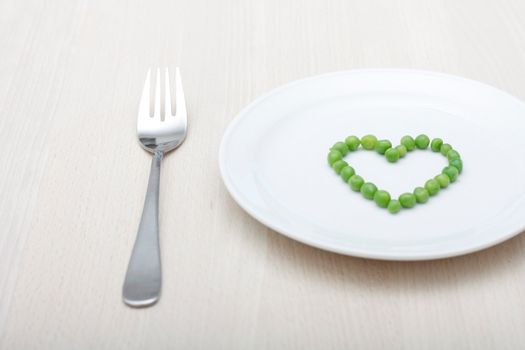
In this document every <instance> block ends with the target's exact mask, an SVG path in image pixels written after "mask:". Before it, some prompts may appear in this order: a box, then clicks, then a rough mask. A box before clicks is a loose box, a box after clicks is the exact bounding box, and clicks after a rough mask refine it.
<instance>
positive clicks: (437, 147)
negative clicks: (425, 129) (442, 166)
mask: <svg viewBox="0 0 525 350" xmlns="http://www.w3.org/2000/svg"><path fill="white" fill-rule="evenodd" d="M442 145H443V140H442V139H440V138H436V139H433V140H432V143H431V144H430V149H432V151H434V152H439V150H440V149H441V146H442Z"/></svg>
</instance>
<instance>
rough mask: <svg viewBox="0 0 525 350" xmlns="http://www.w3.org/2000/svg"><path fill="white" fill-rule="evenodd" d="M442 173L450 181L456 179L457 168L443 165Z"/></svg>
mask: <svg viewBox="0 0 525 350" xmlns="http://www.w3.org/2000/svg"><path fill="white" fill-rule="evenodd" d="M442 173H443V174H445V175H447V176H448V178H449V179H450V182H454V181H456V179H457V178H458V175H459V171H458V169H457V168H456V167H454V166H451V165H449V166H447V167H445V168H444V169H443V171H442Z"/></svg>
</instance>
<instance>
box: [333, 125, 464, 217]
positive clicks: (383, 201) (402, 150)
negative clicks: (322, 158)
mask: <svg viewBox="0 0 525 350" xmlns="http://www.w3.org/2000/svg"><path fill="white" fill-rule="evenodd" d="M429 145H430V148H431V149H432V151H434V152H440V153H441V154H442V155H443V156H445V157H447V159H448V166H446V167H445V168H444V169H443V170H442V171H441V174H438V175H437V176H435V177H434V178H432V179H430V180H428V181H427V182H425V185H424V186H422V187H416V188H415V189H414V191H412V192H407V193H403V194H401V195H400V196H399V198H398V199H393V198H391V196H390V194H389V193H388V192H387V191H385V190H380V189H378V188H377V186H376V185H374V184H373V183H371V182H365V180H364V179H363V178H362V177H361V176H359V175H357V174H356V172H355V170H354V168H352V167H351V166H350V165H348V163H347V162H345V161H344V160H343V157H345V156H346V155H347V154H348V153H349V152H354V151H357V150H358V149H359V146H361V147H362V148H363V149H365V150H369V151H371V150H375V151H376V152H377V153H379V154H382V155H384V156H385V158H386V159H387V160H388V161H389V162H391V163H395V162H397V161H398V159H400V158H403V157H404V156H405V155H406V154H407V152H411V151H413V150H414V149H420V150H424V149H427V148H428V147H429ZM328 164H329V165H330V166H331V167H332V169H334V170H335V172H336V173H337V174H338V175H340V176H341V178H342V179H343V181H345V182H346V183H348V185H349V186H350V188H351V189H352V190H354V191H356V192H361V194H362V195H363V197H364V198H366V199H368V200H373V201H374V202H375V203H376V204H377V205H378V206H379V207H381V208H386V209H388V211H389V212H390V213H392V214H396V213H398V212H399V211H400V210H401V209H402V208H413V207H414V206H415V205H416V204H423V203H426V202H428V200H429V198H430V197H431V196H435V195H437V194H438V193H439V191H440V190H441V189H443V188H446V187H448V185H449V184H450V183H452V182H455V181H456V180H457V178H458V176H459V174H460V173H461V171H462V170H463V161H462V160H461V157H460V155H459V153H458V152H457V151H456V150H454V149H453V148H452V146H451V145H449V144H448V143H443V140H442V139H440V138H435V139H433V140H432V142H430V139H429V138H428V136H427V135H419V136H417V137H416V138H415V139H414V138H413V137H411V136H408V135H407V136H403V137H402V138H401V142H400V144H399V145H398V146H395V147H393V146H392V143H391V142H390V141H388V140H378V139H377V137H375V136H374V135H366V136H363V137H362V138H361V139H359V138H358V137H357V136H348V137H347V138H346V139H345V140H344V142H343V141H340V142H337V143H335V144H334V145H333V146H332V148H330V152H329V153H328Z"/></svg>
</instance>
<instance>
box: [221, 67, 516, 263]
mask: <svg viewBox="0 0 525 350" xmlns="http://www.w3.org/2000/svg"><path fill="white" fill-rule="evenodd" d="M383 72H385V73H416V74H424V75H434V76H438V77H442V78H447V79H455V80H461V81H466V82H468V83H471V84H472V83H474V84H476V85H481V86H483V87H485V88H489V89H491V90H494V91H497V92H498V93H501V94H503V95H505V96H506V97H508V98H511V99H512V100H514V101H515V102H517V103H519V104H521V105H525V102H523V101H522V100H520V99H519V98H517V97H516V96H514V95H512V94H510V93H508V92H506V91H504V90H502V89H499V88H497V87H495V86H492V85H489V84H486V83H483V82H481V81H478V80H474V79H470V78H465V77H462V76H458V75H454V74H448V73H442V72H438V71H432V70H423V69H410V68H359V69H349V70H340V71H334V72H328V73H323V74H318V75H313V76H308V77H304V78H300V79H295V80H292V81H290V82H287V83H285V84H283V85H279V86H277V87H275V88H273V89H270V90H269V91H267V92H265V93H263V94H261V95H260V96H258V97H256V98H255V99H254V100H252V101H251V102H250V103H249V104H248V105H246V106H245V107H243V108H242V109H241V110H240V111H239V112H238V113H237V114H236V115H235V117H234V118H233V119H232V120H231V121H230V122H229V124H228V126H227V127H226V129H225V131H224V132H223V135H222V138H221V142H220V146H219V157H218V158H219V159H218V161H219V171H220V174H221V178H222V181H223V183H224V185H225V187H226V189H227V190H228V193H229V194H230V196H232V198H233V199H234V201H235V202H236V203H237V205H239V206H240V207H241V208H242V209H243V210H244V211H245V212H246V213H248V214H249V215H250V216H251V217H252V218H254V219H256V220H257V221H258V222H259V223H261V224H262V225H264V226H266V227H268V228H270V229H272V230H273V231H275V232H277V233H279V234H281V235H283V236H285V237H288V238H290V239H293V240H295V241H298V242H301V243H303V244H306V245H308V246H311V247H315V248H318V249H322V250H326V251H330V252H333V253H337V254H342V255H347V256H353V257H359V258H366V259H374V260H385V261H424V260H438V259H445V258H451V257H457V256H462V255H466V254H470V253H474V252H478V251H481V250H484V249H487V248H490V247H493V246H496V245H498V244H500V243H502V242H504V241H507V240H509V239H511V238H513V237H515V236H517V235H519V234H520V233H522V232H523V231H524V230H525V223H524V224H523V225H522V226H521V228H520V229H517V230H513V231H510V232H508V233H506V234H504V235H501V236H497V237H496V239H493V240H488V241H485V242H481V243H480V244H477V245H476V244H474V245H472V246H468V247H465V248H464V249H454V250H444V251H439V252H436V253H434V254H431V253H428V252H426V253H421V254H420V253H417V252H416V253H410V255H408V254H406V253H402V254H400V253H395V252H394V253H392V252H386V251H384V252H382V253H377V252H373V251H370V250H363V249H357V248H351V247H350V248H349V247H345V249H341V248H340V247H339V246H338V245H331V244H327V243H322V242H321V243H320V242H318V241H316V240H310V239H306V238H304V237H303V236H301V235H298V234H295V233H294V232H293V231H292V230H288V229H286V228H284V227H281V226H280V225H276V224H274V223H272V222H268V221H266V220H265V219H264V218H263V217H262V215H259V214H258V213H257V210H255V209H254V208H253V207H252V205H251V204H250V203H249V201H248V200H245V199H244V198H243V196H242V195H241V193H238V191H236V189H235V186H234V185H233V183H232V182H231V181H230V179H229V177H228V176H227V171H226V162H225V157H226V156H225V152H226V150H225V149H226V142H227V140H228V139H229V138H230V134H231V133H232V132H233V131H234V129H235V127H236V126H237V124H238V123H239V122H240V121H241V120H242V119H243V116H244V115H245V114H246V112H247V111H249V110H251V109H252V108H253V107H254V106H256V105H257V104H259V103H260V102H261V101H263V100H265V99H267V98H268V97H270V96H272V95H275V94H277V93H279V92H280V91H281V90H284V89H288V88H290V87H292V86H294V85H296V84H300V83H303V82H305V81H308V80H316V79H322V78H328V77H330V76H336V75H345V74H358V73H383ZM523 107H524V108H525V106H523Z"/></svg>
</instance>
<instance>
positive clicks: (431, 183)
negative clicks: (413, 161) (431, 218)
mask: <svg viewBox="0 0 525 350" xmlns="http://www.w3.org/2000/svg"><path fill="white" fill-rule="evenodd" d="M425 189H426V190H427V191H428V194H429V195H431V196H435V195H436V194H438V192H439V189H440V187H439V182H437V180H435V179H430V180H428V181H427V182H425Z"/></svg>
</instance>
